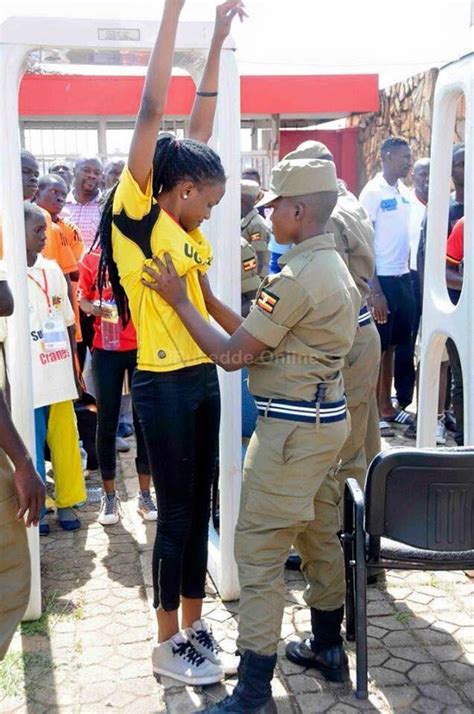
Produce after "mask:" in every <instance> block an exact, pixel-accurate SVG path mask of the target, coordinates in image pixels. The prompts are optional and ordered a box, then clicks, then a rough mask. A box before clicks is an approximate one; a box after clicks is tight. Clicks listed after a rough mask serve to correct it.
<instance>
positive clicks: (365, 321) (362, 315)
mask: <svg viewBox="0 0 474 714" xmlns="http://www.w3.org/2000/svg"><path fill="white" fill-rule="evenodd" d="M358 322H359V327H363V326H364V325H369V324H370V323H371V322H372V317H371V315H370V310H369V308H368V307H367V305H364V307H361V308H360V310H359V320H358Z"/></svg>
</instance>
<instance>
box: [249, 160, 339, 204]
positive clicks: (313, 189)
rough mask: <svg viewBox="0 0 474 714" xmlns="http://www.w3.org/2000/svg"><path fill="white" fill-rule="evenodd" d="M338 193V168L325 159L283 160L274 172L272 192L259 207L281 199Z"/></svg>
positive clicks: (260, 202)
mask: <svg viewBox="0 0 474 714" xmlns="http://www.w3.org/2000/svg"><path fill="white" fill-rule="evenodd" d="M322 191H337V176H336V167H335V165H334V163H333V162H332V161H324V160H323V159H292V160H290V161H288V160H287V159H283V160H282V161H280V163H279V164H277V165H276V166H275V168H274V169H273V171H272V180H271V184H270V190H269V191H268V192H267V193H266V195H265V197H264V198H262V200H261V201H259V202H258V203H257V206H266V205H267V204H269V203H271V202H272V201H274V200H275V199H276V198H279V197H291V196H306V195H308V194H311V193H320V192H322Z"/></svg>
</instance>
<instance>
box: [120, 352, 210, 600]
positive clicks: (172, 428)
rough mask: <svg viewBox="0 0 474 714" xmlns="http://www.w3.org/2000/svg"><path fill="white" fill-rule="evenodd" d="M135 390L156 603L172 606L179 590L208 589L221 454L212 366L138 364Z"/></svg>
mask: <svg viewBox="0 0 474 714" xmlns="http://www.w3.org/2000/svg"><path fill="white" fill-rule="evenodd" d="M132 397H133V402H134V404H135V408H136V410H137V414H138V418H139V420H140V424H141V426H142V429H143V433H144V435H145V441H146V444H147V447H148V454H149V458H150V466H151V473H152V477H153V482H154V484H155V490H156V495H157V504H158V522H157V531H156V538H155V545H154V550H153V589H154V601H153V605H154V607H155V608H158V607H162V608H163V610H167V611H171V610H177V609H178V607H179V603H180V596H181V595H182V596H183V597H187V598H203V597H204V595H205V581H206V569H207V547H208V546H207V540H208V526H209V512H210V497H211V487H212V483H213V481H214V477H215V474H216V472H217V468H218V458H219V421H220V395H219V382H218V379H217V370H216V367H215V365H213V364H201V365H198V366H196V367H186V368H184V369H180V370H175V371H173V372H145V371H140V370H136V372H135V374H134V377H133V386H132Z"/></svg>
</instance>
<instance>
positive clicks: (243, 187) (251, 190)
mask: <svg viewBox="0 0 474 714" xmlns="http://www.w3.org/2000/svg"><path fill="white" fill-rule="evenodd" d="M240 192H241V194H242V196H248V197H249V198H252V199H253V200H254V201H256V200H257V198H258V196H259V194H260V186H259V185H258V183H257V182H256V181H250V180H249V179H241V181H240Z"/></svg>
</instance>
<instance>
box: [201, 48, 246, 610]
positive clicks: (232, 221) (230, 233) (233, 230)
mask: <svg viewBox="0 0 474 714" xmlns="http://www.w3.org/2000/svg"><path fill="white" fill-rule="evenodd" d="M212 145H213V146H214V147H215V149H216V151H217V153H218V154H219V156H220V157H221V159H222V163H223V164H224V168H225V171H226V176H227V188H226V193H225V196H224V198H223V200H222V201H221V202H220V204H219V205H218V206H216V208H215V209H214V211H213V216H212V220H211V221H210V224H209V230H208V229H207V228H206V233H207V234H208V235H209V238H210V240H211V243H212V245H213V248H214V254H215V259H214V267H213V273H214V276H216V277H217V292H218V294H219V297H220V298H221V300H223V302H225V303H226V304H227V305H230V307H232V308H233V309H234V310H235V311H236V312H240V273H239V265H240V82H239V73H238V69H237V62H236V59H235V53H234V51H233V50H224V52H223V53H222V57H221V71H220V79H219V99H218V104H217V115H216V121H215V123H214V134H213V141H212ZM219 377H220V386H221V396H222V418H221V432H220V532H219V548H218V552H216V549H215V547H214V543H213V541H212V539H211V543H210V554H209V556H210V557H209V571H210V573H211V575H212V576H213V577H214V579H216V581H217V586H218V589H219V593H220V596H221V598H222V599H223V600H235V599H236V598H238V597H239V580H238V576H237V566H236V564H235V559H234V530H235V524H236V522H237V515H238V510H239V501H240V485H241V478H242V476H241V461H242V455H241V450H242V449H241V444H242V437H241V434H242V423H241V420H242V416H241V374H240V371H237V372H230V373H223V372H222V371H221V372H220V374H219Z"/></svg>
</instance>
